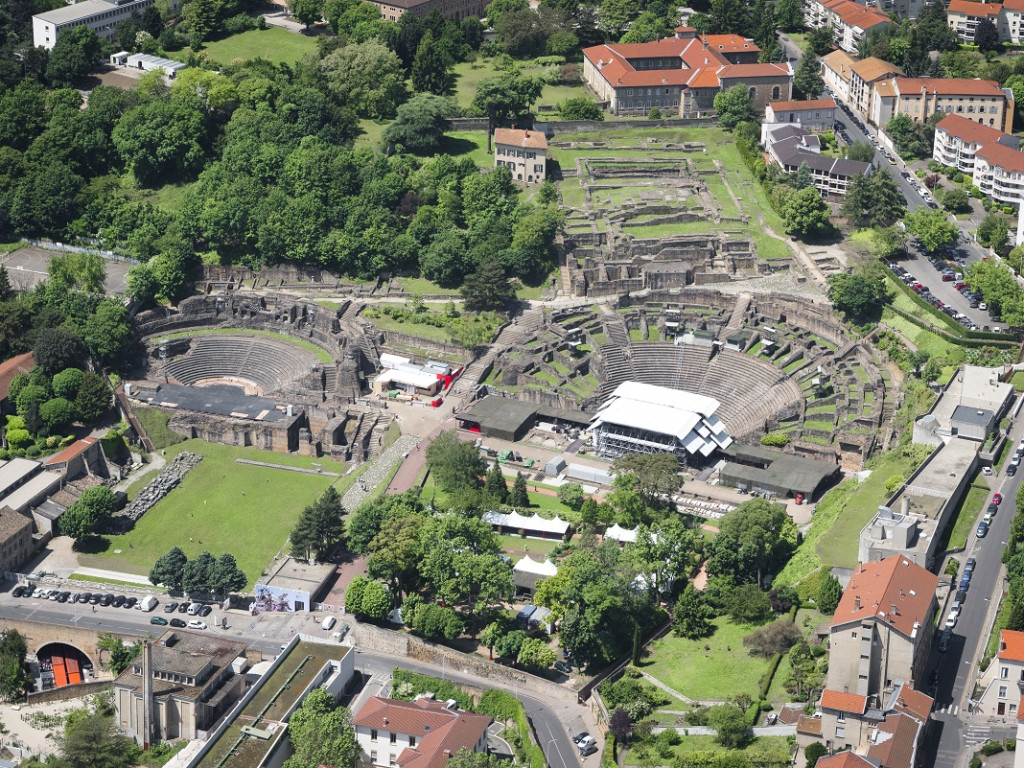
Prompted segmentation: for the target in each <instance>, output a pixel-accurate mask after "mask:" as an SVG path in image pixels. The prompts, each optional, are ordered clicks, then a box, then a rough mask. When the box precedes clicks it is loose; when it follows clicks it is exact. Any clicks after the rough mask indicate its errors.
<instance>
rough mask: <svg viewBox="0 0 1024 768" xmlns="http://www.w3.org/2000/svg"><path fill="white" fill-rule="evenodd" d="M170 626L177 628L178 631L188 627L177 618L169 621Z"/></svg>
mask: <svg viewBox="0 0 1024 768" xmlns="http://www.w3.org/2000/svg"><path fill="white" fill-rule="evenodd" d="M171 626H172V627H177V628H178V629H181V628H182V627H186V626H188V625H187V624H186V623H185V622H184V621H182V620H181V619H179V618H173V619H171Z"/></svg>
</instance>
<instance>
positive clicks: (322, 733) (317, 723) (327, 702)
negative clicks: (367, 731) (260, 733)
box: [284, 688, 359, 768]
mask: <svg viewBox="0 0 1024 768" xmlns="http://www.w3.org/2000/svg"><path fill="white" fill-rule="evenodd" d="M288 736H289V739H290V741H291V745H292V749H293V750H295V754H294V755H293V756H292V757H290V758H288V760H287V761H285V764H284V765H285V768H317V767H318V766H320V765H332V766H337V767H338V768H353V766H354V765H355V762H356V759H357V758H358V757H359V744H358V742H357V741H356V733H355V729H354V728H353V727H352V718H351V716H350V715H349V712H348V710H347V709H345V708H344V707H339V706H338V704H337V702H335V701H334V698H333V697H332V696H331V694H329V693H328V692H327V691H326V690H325V689H323V688H314V689H313V690H312V691H310V693H309V695H307V696H306V698H305V699H303V700H302V705H301V706H300V707H299V708H298V709H297V710H295V714H293V715H292V717H291V720H289V721H288Z"/></svg>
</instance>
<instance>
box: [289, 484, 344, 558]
mask: <svg viewBox="0 0 1024 768" xmlns="http://www.w3.org/2000/svg"><path fill="white" fill-rule="evenodd" d="M344 517H345V508H344V507H343V506H342V504H341V496H340V495H339V494H338V491H337V490H336V489H335V488H334V486H328V488H327V490H326V491H324V493H323V495H322V496H320V498H318V499H317V500H316V501H314V502H313V503H312V504H310V505H309V506H307V507H306V508H305V509H303V510H302V512H301V514H300V515H299V519H298V521H297V522H296V524H295V528H294V529H293V530H292V533H291V536H290V541H291V546H292V553H293V554H294V555H295V556H296V557H300V558H301V559H303V560H313V559H315V560H318V561H323V559H324V558H326V557H327V556H328V555H329V554H330V553H331V551H332V550H333V549H334V548H335V547H336V546H337V545H338V544H340V543H341V541H342V539H343V538H344V535H345V521H344Z"/></svg>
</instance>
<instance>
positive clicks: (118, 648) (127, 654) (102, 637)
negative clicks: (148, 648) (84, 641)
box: [96, 632, 142, 675]
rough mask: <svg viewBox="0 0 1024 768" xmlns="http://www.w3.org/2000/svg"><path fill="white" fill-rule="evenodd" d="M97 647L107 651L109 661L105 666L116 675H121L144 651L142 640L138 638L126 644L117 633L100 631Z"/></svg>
mask: <svg viewBox="0 0 1024 768" xmlns="http://www.w3.org/2000/svg"><path fill="white" fill-rule="evenodd" d="M96 647H97V648H99V649H100V650H101V651H106V653H107V663H106V664H105V665H104V666H105V667H106V668H107V669H109V670H110V671H111V673H113V674H114V675H120V674H121V673H122V672H124V671H125V670H126V669H127V668H128V667H129V666H130V665H131V663H132V662H133V661H135V659H137V658H138V657H139V654H140V653H141V652H142V641H141V640H136V641H135V642H133V643H128V644H125V642H124V641H123V640H122V639H121V638H120V637H117V636H116V635H112V634H110V633H109V632H100V634H99V638H98V639H97V641H96Z"/></svg>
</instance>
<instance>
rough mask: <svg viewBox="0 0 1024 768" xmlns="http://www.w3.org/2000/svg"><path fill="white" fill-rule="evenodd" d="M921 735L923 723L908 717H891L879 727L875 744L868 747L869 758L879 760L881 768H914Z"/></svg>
mask: <svg viewBox="0 0 1024 768" xmlns="http://www.w3.org/2000/svg"><path fill="white" fill-rule="evenodd" d="M920 733H921V723H919V722H918V721H917V720H915V719H914V718H912V717H909V716H907V715H889V716H887V717H886V718H885V721H884V722H883V723H882V724H881V725H879V726H878V735H877V736H876V740H875V743H874V744H872V745H871V746H870V747H868V757H869V758H873V759H875V760H878V761H879V763H880V765H881V768H914V753H915V752H916V751H917V739H918V736H919V735H920Z"/></svg>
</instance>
